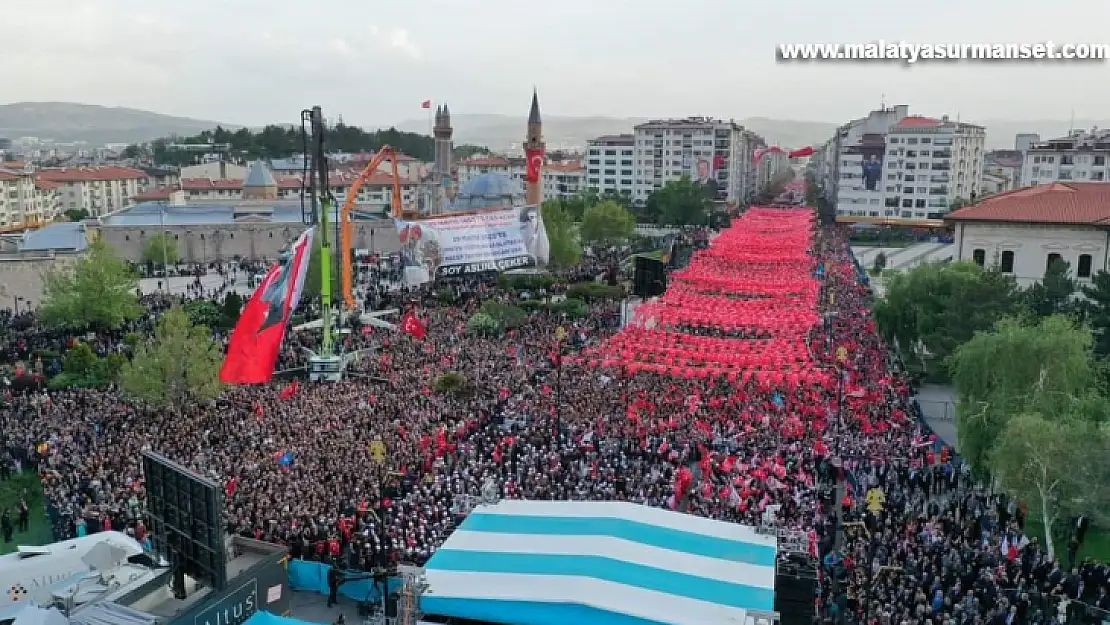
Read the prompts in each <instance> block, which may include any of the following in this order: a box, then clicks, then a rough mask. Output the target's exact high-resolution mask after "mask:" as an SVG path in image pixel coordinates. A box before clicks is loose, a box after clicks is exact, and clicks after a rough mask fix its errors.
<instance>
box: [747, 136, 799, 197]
mask: <svg viewBox="0 0 1110 625" xmlns="http://www.w3.org/2000/svg"><path fill="white" fill-rule="evenodd" d="M756 154H757V155H758V156H759V160H758V161H757V162H756V165H755V175H756V184H755V187H756V192H759V191H761V190H763V189H764V188H765V187H767V186H768V185H769V184H771V181H773V180H775V179H777V178H778V177H779V176H780V175H782V174H783V173H784V172H785V171H786V170H788V169H790V156H789V155H788V154H787V153H786V152H784V151H783V150H782V148H780V147H778V146H771V147H769V148H767V149H765V150H761V151H760V150H757V151H756Z"/></svg>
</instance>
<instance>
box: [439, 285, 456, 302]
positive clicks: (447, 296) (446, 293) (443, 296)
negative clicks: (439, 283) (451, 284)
mask: <svg viewBox="0 0 1110 625" xmlns="http://www.w3.org/2000/svg"><path fill="white" fill-rule="evenodd" d="M436 299H437V300H439V303H440V304H454V303H455V301H456V300H458V298H457V297H455V291H454V290H453V289H448V288H443V289H439V290H438V291H436Z"/></svg>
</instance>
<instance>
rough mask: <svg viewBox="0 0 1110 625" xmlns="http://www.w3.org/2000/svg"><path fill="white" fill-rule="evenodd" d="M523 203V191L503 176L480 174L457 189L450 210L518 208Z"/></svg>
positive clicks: (510, 179) (511, 180)
mask: <svg viewBox="0 0 1110 625" xmlns="http://www.w3.org/2000/svg"><path fill="white" fill-rule="evenodd" d="M523 203H524V189H522V188H521V187H520V184H518V183H517V182H514V181H513V179H512V178H509V177H508V176H506V175H505V174H496V173H489V174H482V175H480V176H477V177H475V178H472V179H471V180H470V181H469V182H467V183H466V184H464V185H463V186H462V188H460V189H459V193H458V195H457V196H456V197H455V201H454V203H453V204H452V206H451V208H452V209H454V210H471V209H476V208H492V207H495V206H518V205H521V204H523Z"/></svg>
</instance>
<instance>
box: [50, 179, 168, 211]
mask: <svg viewBox="0 0 1110 625" xmlns="http://www.w3.org/2000/svg"><path fill="white" fill-rule="evenodd" d="M38 175H39V177H40V178H42V179H43V180H47V181H50V182H55V183H58V184H59V185H61V188H60V189H59V193H60V196H61V202H62V210H81V209H84V210H86V211H88V213H89V215H91V216H93V217H97V216H100V215H106V214H108V213H111V212H113V211H117V210H119V209H121V208H124V207H126V206H130V205H131V204H132V198H134V197H135V196H136V195H138V193H139V186H140V185H139V182H140V181H141V180H143V179H144V178H146V177H147V175H146V174H145V173H144V172H142V171H140V170H137V169H130V168H127V167H76V168H72V167H71V168H66V167H63V168H57V169H43V170H41V171H40V172H39V174H38Z"/></svg>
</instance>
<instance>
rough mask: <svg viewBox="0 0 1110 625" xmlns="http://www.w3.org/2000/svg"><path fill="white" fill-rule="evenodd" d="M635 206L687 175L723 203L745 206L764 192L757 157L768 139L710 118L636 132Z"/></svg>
mask: <svg viewBox="0 0 1110 625" xmlns="http://www.w3.org/2000/svg"><path fill="white" fill-rule="evenodd" d="M633 136H634V152H635V154H634V155H635V170H634V171H635V180H634V182H633V194H632V199H633V202H635V203H637V204H642V203H644V202H646V201H647V198H648V196H650V195H651V194H652V192H654V191H655V190H656V189H660V188H662V187H663V185H664V184H666V183H667V182H670V181H673V180H678V179H679V178H681V177H683V176H687V177H689V178H690V179H692V180H695V181H697V182H701V183H703V184H710V185H713V186H715V187H716V189H717V192H716V200H717V201H718V202H729V203H743V202H747V201H749V200H750V199H751V198H753V197H754V196H755V194H756V192H757V191H758V189H757V185H758V178H757V176H756V170H755V159H754V152H755V150H756V149H759V148H762V147H764V146H765V145H766V143H765V142H764V141H763V138H762V137H760V136H759V135H757V134H755V133H754V132H751V131H750V130H747V129H745V128H744V127H743V126H741V125H739V124H737V123H736V122H733V121H722V120H718V119H711V118H707V117H689V118H686V119H665V120H654V121H650V122H646V123H643V124H639V125H637V126H636V128H635V133H634V135H633Z"/></svg>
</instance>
